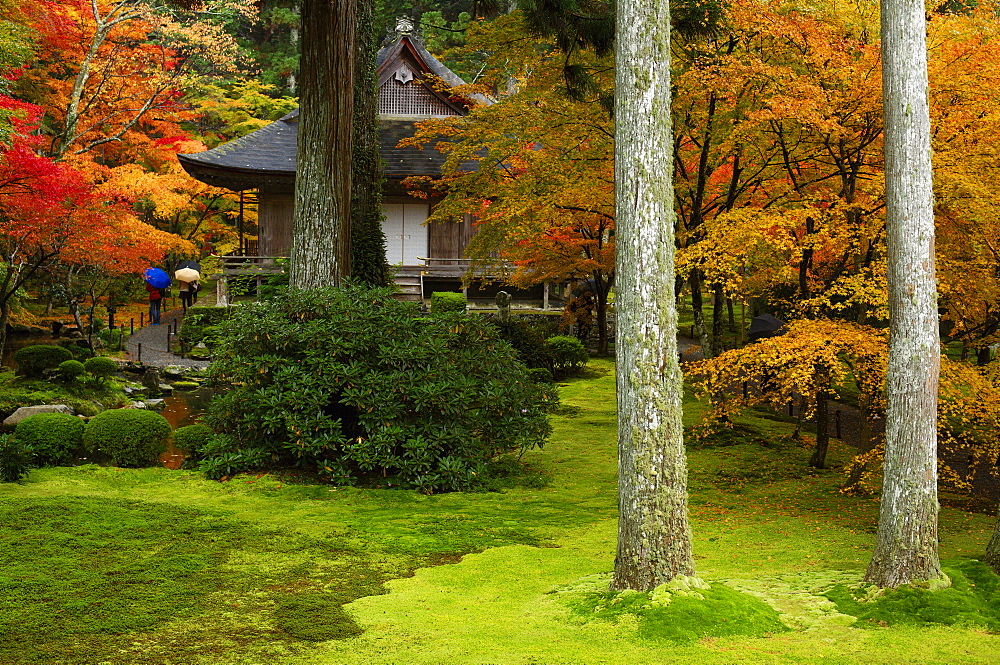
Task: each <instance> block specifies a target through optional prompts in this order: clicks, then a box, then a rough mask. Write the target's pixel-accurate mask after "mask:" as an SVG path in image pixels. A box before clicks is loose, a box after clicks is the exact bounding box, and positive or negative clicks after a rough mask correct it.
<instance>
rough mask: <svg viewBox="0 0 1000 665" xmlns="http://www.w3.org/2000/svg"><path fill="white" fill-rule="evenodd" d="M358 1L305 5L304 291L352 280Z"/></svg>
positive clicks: (300, 270)
mask: <svg viewBox="0 0 1000 665" xmlns="http://www.w3.org/2000/svg"><path fill="white" fill-rule="evenodd" d="M355 6H356V5H355V0H303V2H302V56H301V64H300V67H299V76H300V81H299V85H300V89H301V96H300V105H299V125H300V126H299V143H298V155H297V167H296V173H295V220H294V223H293V226H292V252H291V274H290V279H289V283H290V284H291V286H292V287H293V288H297V289H314V288H318V287H321V286H330V285H339V284H340V283H341V282H342V281H343V279H344V278H345V277H347V276H348V275H349V274H350V249H349V245H350V233H351V231H350V201H351V144H352V136H351V134H352V125H353V122H352V116H353V113H354V50H355V48H354V42H355V38H354V32H355Z"/></svg>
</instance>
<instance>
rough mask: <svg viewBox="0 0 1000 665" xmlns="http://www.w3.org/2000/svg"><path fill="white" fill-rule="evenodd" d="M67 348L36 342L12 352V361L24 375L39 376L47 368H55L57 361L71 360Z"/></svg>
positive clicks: (71, 355)
mask: <svg viewBox="0 0 1000 665" xmlns="http://www.w3.org/2000/svg"><path fill="white" fill-rule="evenodd" d="M72 359H73V354H72V353H70V351H69V349H64V348H63V347H61V346H52V345H51V344H36V345H34V346H26V347H24V348H23V349H18V350H17V351H15V352H14V362H16V363H17V367H18V369H19V370H21V373H22V374H24V375H25V376H30V377H34V378H41V376H42V374H43V373H44V372H45V370H47V369H55V368H56V367H58V366H59V363H61V362H63V361H66V360H72Z"/></svg>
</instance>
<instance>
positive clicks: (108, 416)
mask: <svg viewBox="0 0 1000 665" xmlns="http://www.w3.org/2000/svg"><path fill="white" fill-rule="evenodd" d="M169 436H170V423H168V422H167V419H166V418H164V417H163V416H161V415H160V414H158V413H156V412H155V411H147V410H146V409H112V410H110V411H103V412H101V413H99V414H97V415H96V416H94V417H93V418H91V419H90V422H88V423H87V427H86V429H85V430H84V431H83V443H84V445H85V446H86V447H87V449H88V450H90V451H92V452H93V451H100V452H103V453H106V454H107V455H110V456H111V461H112V462H113V463H114V464H115V465H116V466H150V465H152V464H156V463H157V461H158V460H159V457H160V455H161V454H162V453H163V452H164V451H165V450H166V449H167V438H168V437H169Z"/></svg>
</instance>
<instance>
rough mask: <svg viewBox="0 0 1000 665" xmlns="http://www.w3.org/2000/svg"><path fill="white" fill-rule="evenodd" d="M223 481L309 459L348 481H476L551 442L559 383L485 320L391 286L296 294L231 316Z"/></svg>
mask: <svg viewBox="0 0 1000 665" xmlns="http://www.w3.org/2000/svg"><path fill="white" fill-rule="evenodd" d="M211 371H212V376H213V380H214V381H215V382H216V383H217V384H220V385H229V386H232V388H231V390H229V391H228V392H226V393H225V394H223V395H221V396H219V397H217V398H216V399H215V400H214V401H213V403H212V406H211V409H210V412H209V415H208V417H207V418H206V422H207V423H208V424H209V425H210V426H211V427H212V429H213V430H215V431H216V432H220V434H219V435H218V436H217V437H215V438H214V439H213V440H212V443H211V444H209V445H208V446H206V448H205V449H204V450H203V453H204V455H205V460H204V461H203V462H202V465H201V468H202V469H203V470H204V471H205V473H206V474H207V475H208V477H210V478H221V477H223V476H228V475H231V474H233V473H236V472H238V471H245V470H251V469H254V468H269V467H280V466H298V467H304V468H308V469H313V470H316V471H318V472H319V473H320V474H321V475H322V476H325V477H326V478H328V479H330V480H332V481H334V482H338V483H379V484H388V485H391V486H393V487H409V488H418V489H421V490H423V491H433V490H458V489H466V488H471V487H475V486H476V485H477V484H479V483H480V482H481V480H482V479H483V476H484V475H486V474H487V464H488V463H489V461H490V460H492V459H494V458H496V457H498V456H500V455H502V454H505V453H515V454H516V453H519V452H522V451H524V450H527V449H529V448H532V447H535V446H541V445H542V444H543V443H544V441H545V439H546V436H547V435H548V433H549V431H550V427H549V424H548V420H547V418H546V413H547V412H548V411H549V410H550V409H551V408H552V407H553V406H554V405H555V403H556V399H557V398H556V395H555V391H554V390H552V388H551V387H550V386H547V385H544V384H538V383H536V382H535V381H533V380H532V379H531V378H530V377H529V375H528V370H527V368H526V367H525V366H524V365H523V364H522V363H520V362H519V361H518V360H516V358H515V354H514V353H513V351H512V349H511V348H510V346H509V345H508V344H507V343H505V342H504V341H503V340H501V339H500V338H499V337H498V335H497V334H496V331H495V330H494V329H493V328H492V327H491V326H489V325H487V324H486V323H485V322H484V321H482V320H480V319H478V318H476V317H467V316H462V315H459V314H444V315H438V316H433V317H421V316H419V315H418V312H417V309H416V307H415V306H414V305H412V304H410V303H403V302H400V301H398V300H396V299H395V298H394V297H393V291H392V290H391V289H384V288H383V289H371V288H367V287H361V286H356V285H352V286H348V287H345V288H339V289H319V290H316V291H310V292H303V291H289V292H287V293H286V294H283V295H282V297H280V298H275V299H273V300H269V301H264V302H259V303H254V304H250V305H246V306H244V307H241V308H239V309H238V310H237V311H236V312H234V315H233V318H232V319H231V320H230V322H229V324H228V326H227V330H226V331H225V333H224V335H223V337H222V343H221V344H220V347H219V350H218V353H217V354H216V360H215V362H214V363H213V364H212V369H211Z"/></svg>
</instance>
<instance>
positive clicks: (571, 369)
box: [545, 335, 590, 374]
mask: <svg viewBox="0 0 1000 665" xmlns="http://www.w3.org/2000/svg"><path fill="white" fill-rule="evenodd" d="M545 343H546V344H547V345H548V347H549V353H551V354H552V364H553V366H554V369H555V371H556V373H558V374H575V373H577V372H579V371H580V370H581V369H583V366H584V365H586V364H587V361H588V360H590V354H589V353H587V347H585V346H584V345H583V342H581V341H580V340H578V339H577V338H575V337H567V336H565V335H556V336H555V337H549V338H548V339H547V340H545Z"/></svg>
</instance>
